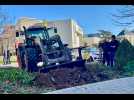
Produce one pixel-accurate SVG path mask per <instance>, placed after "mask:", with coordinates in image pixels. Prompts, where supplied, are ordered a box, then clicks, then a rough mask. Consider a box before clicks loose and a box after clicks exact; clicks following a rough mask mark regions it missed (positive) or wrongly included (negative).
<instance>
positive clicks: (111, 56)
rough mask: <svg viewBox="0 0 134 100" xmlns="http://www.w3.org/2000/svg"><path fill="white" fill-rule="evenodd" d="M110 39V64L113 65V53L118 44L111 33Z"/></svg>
mask: <svg viewBox="0 0 134 100" xmlns="http://www.w3.org/2000/svg"><path fill="white" fill-rule="evenodd" d="M111 38H112V40H111V42H110V66H111V67H113V65H114V62H115V53H116V51H117V48H118V46H119V41H117V40H116V36H115V35H112V37H111Z"/></svg>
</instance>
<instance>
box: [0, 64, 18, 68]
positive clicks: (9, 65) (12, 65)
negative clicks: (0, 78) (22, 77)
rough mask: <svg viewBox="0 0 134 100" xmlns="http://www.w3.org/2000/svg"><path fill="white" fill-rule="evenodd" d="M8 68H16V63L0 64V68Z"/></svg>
mask: <svg viewBox="0 0 134 100" xmlns="http://www.w3.org/2000/svg"><path fill="white" fill-rule="evenodd" d="M9 67H18V64H17V63H11V64H6V65H3V64H0V68H9Z"/></svg>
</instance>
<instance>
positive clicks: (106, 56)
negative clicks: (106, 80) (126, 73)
mask: <svg viewBox="0 0 134 100" xmlns="http://www.w3.org/2000/svg"><path fill="white" fill-rule="evenodd" d="M109 56H110V55H109V53H108V52H106V53H105V52H104V53H103V64H105V63H107V66H109V65H110V57H109Z"/></svg>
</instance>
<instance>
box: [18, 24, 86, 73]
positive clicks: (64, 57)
mask: <svg viewBox="0 0 134 100" xmlns="http://www.w3.org/2000/svg"><path fill="white" fill-rule="evenodd" d="M23 29H24V31H22V32H16V38H17V37H19V38H20V39H22V38H23V39H22V40H23V42H21V43H18V44H17V47H16V54H17V60H18V64H19V66H20V67H21V68H22V69H24V70H26V71H28V72H38V71H40V72H48V71H49V70H52V69H56V68H62V67H74V66H76V67H83V68H84V65H85V60H83V59H82V54H81V51H82V49H83V48H84V47H78V48H69V47H68V44H63V42H62V41H61V38H60V36H59V35H58V34H57V28H56V27H50V28H47V27H45V26H31V27H29V28H26V27H24V26H23ZM74 49H75V50H76V49H77V51H78V54H79V55H78V57H77V59H75V60H74V59H73V58H72V51H73V50H74Z"/></svg>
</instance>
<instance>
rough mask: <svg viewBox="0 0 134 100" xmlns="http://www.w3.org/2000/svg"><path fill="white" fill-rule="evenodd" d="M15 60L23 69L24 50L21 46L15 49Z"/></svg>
mask: <svg viewBox="0 0 134 100" xmlns="http://www.w3.org/2000/svg"><path fill="white" fill-rule="evenodd" d="M17 62H18V65H19V66H20V68H22V69H25V67H26V65H25V60H24V50H23V47H22V46H19V47H18V49H17Z"/></svg>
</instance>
